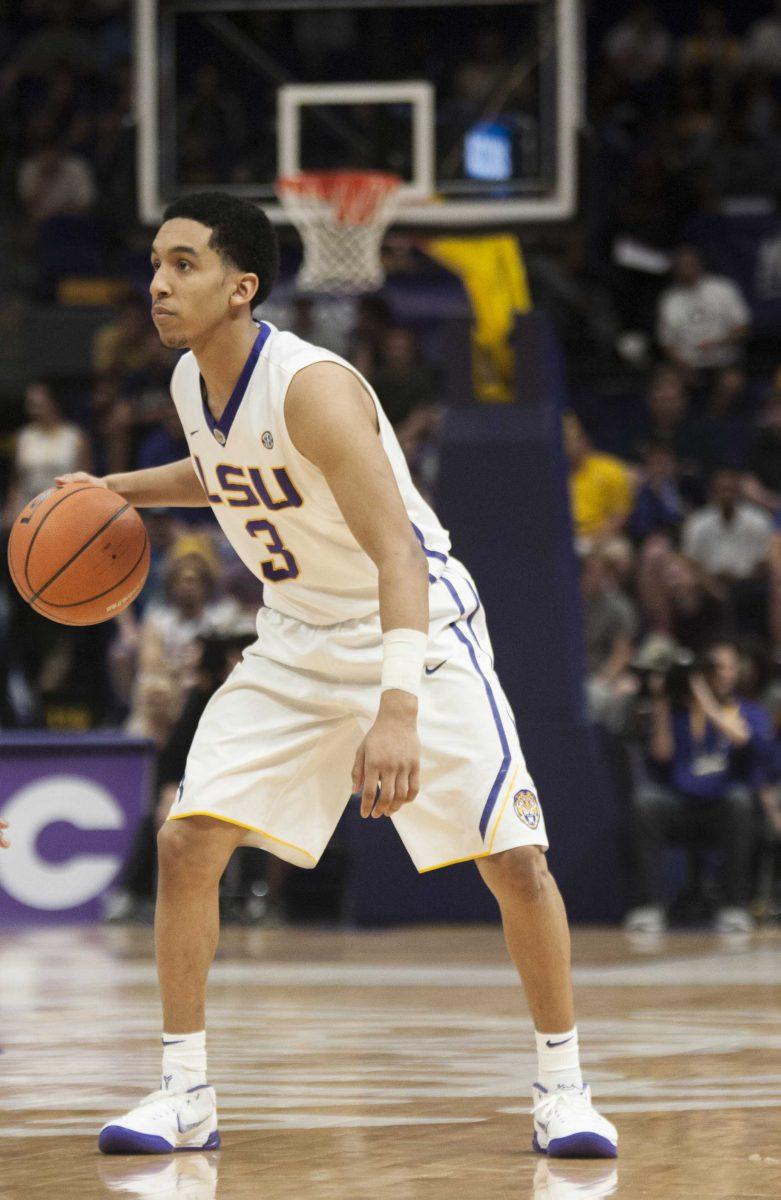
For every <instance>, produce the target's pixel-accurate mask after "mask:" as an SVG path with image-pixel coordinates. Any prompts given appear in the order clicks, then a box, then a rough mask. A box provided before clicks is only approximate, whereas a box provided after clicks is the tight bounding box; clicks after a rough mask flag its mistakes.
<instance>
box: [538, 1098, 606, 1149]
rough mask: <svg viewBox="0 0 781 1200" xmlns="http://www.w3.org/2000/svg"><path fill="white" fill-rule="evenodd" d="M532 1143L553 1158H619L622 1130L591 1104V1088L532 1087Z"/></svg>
mask: <svg viewBox="0 0 781 1200" xmlns="http://www.w3.org/2000/svg"><path fill="white" fill-rule="evenodd" d="M532 1102H533V1107H532V1114H533V1116H534V1137H533V1139H532V1146H533V1147H534V1149H535V1150H537V1151H538V1152H539V1153H540V1154H547V1155H548V1156H549V1157H550V1158H617V1157H618V1133H617V1131H616V1128H615V1126H614V1125H611V1124H610V1122H609V1121H606V1120H605V1118H604V1117H601V1116H600V1115H599V1113H598V1112H597V1110H596V1109H595V1108H594V1106H593V1105H592V1103H591V1089H590V1088H588V1087H585V1086H584V1087H582V1088H579V1087H574V1086H573V1085H568V1086H559V1087H557V1088H556V1090H555V1092H549V1091H548V1089H547V1088H544V1087H543V1086H542V1084H541V1083H535V1084H534V1085H533V1087H532Z"/></svg>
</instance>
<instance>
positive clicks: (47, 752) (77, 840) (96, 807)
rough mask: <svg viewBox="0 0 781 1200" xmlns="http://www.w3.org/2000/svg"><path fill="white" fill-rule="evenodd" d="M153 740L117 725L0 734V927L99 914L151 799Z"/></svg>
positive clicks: (94, 918) (68, 920)
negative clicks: (107, 729)
mask: <svg viewBox="0 0 781 1200" xmlns="http://www.w3.org/2000/svg"><path fill="white" fill-rule="evenodd" d="M153 752H154V748H153V746H152V745H151V743H150V742H148V741H146V740H143V739H140V738H128V737H124V736H121V735H117V734H116V733H110V734H108V733H107V734H101V733H95V734H84V735H80V734H74V735H53V734H45V733H29V734H8V735H5V736H3V737H2V738H0V762H1V763H2V768H1V769H0V817H2V818H3V820H5V821H7V822H8V824H9V829H8V833H7V836H8V838H9V840H10V842H11V846H10V849H8V850H1V851H0V928H1V927H8V926H10V925H26V924H55V923H57V922H66V921H67V922H73V921H94V920H96V919H99V918H100V917H101V916H102V915H103V899H104V897H105V894H106V892H107V891H109V890H110V889H111V887H112V886H113V885H114V884H115V883H116V880H117V877H118V876H119V874H120V872H121V870H122V867H123V865H124V863H125V861H126V859H127V857H128V855H129V853H130V848H131V846H132V843H133V838H134V836H135V833H136V830H137V828H138V824H139V821H140V818H141V816H142V814H143V813H144V812H145V811H146V809H147V806H148V803H149V788H150V784H151V767H152V758H153Z"/></svg>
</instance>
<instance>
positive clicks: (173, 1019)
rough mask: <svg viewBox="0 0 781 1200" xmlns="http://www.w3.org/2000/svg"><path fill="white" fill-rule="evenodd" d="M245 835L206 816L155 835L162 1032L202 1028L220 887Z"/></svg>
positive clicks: (172, 824) (174, 823) (164, 828)
mask: <svg viewBox="0 0 781 1200" xmlns="http://www.w3.org/2000/svg"><path fill="white" fill-rule="evenodd" d="M245 832H246V830H244V829H240V828H239V827H237V826H236V825H229V824H228V823H227V822H225V821H216V820H213V819H212V818H211V817H187V818H185V819H183V820H180V821H167V822H166V823H165V824H164V825H163V826H162V828H161V830H160V833H159V834H158V838H157V847H158V862H159V877H158V885H157V905H156V908H155V954H156V957H157V974H158V979H159V981H160V998H161V1000H162V1006H163V1029H164V1031H165V1032H166V1033H167V1034H189V1033H194V1032H197V1031H200V1030H202V1029H203V1028H204V1026H205V1019H206V980H207V976H208V973H209V967H210V966H211V962H212V959H213V958H214V954H215V951H216V949H217V939H218V937H219V924H220V917H219V883H220V879H221V877H222V874H223V872H224V870H225V868H226V866H227V865H228V860H229V858H230V856H231V854H232V853H233V851H234V850H235V849H236V847H237V846H238V845H239V843H240V842H241V840H242V838H243V836H244V834H245ZM186 1082H190V1080H186ZM194 1082H197V1081H195V1080H193V1081H192V1083H194ZM204 1082H205V1081H204Z"/></svg>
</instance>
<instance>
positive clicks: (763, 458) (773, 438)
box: [743, 388, 781, 514]
mask: <svg viewBox="0 0 781 1200" xmlns="http://www.w3.org/2000/svg"><path fill="white" fill-rule="evenodd" d="M746 466H747V472H746V475H745V477H744V479H743V495H744V496H745V497H746V499H747V500H752V501H753V502H754V504H759V505H761V506H762V508H764V509H766V510H767V512H769V513H771V514H774V513H776V512H777V511H778V509H779V508H781V390H779V389H777V388H774V389H773V391H772V392H771V393H770V395H769V396H768V397H767V399H766V400H765V404H764V407H763V409H762V412H761V413H760V415H759V418H758V420H757V430H756V434H755V437H754V444H753V446H752V447H751V450H750V453H749V458H748V463H747V464H746Z"/></svg>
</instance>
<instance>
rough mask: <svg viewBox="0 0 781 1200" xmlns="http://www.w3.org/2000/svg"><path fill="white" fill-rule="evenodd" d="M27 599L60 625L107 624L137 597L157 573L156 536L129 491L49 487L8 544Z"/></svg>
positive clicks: (14, 574) (19, 522)
mask: <svg viewBox="0 0 781 1200" xmlns="http://www.w3.org/2000/svg"><path fill="white" fill-rule="evenodd" d="M8 568H9V571H10V573H11V579H12V580H13V582H14V585H15V587H16V590H17V591H18V592H19V594H20V596H22V597H23V599H25V600H26V601H27V603H28V604H29V605H31V606H32V608H34V609H35V611H36V612H39V613H40V614H41V615H42V616H44V617H48V618H49V620H50V621H57V622H58V623H59V624H60V625H99V624H100V623H101V621H108V620H110V619H111V617H115V616H116V615H117V613H120V612H122V610H123V609H125V608H127V606H128V605H129V604H132V602H133V601H134V600H135V598H136V596H137V595H138V593H139V592H140V591H141V588H142V587H143V586H144V583H145V582H146V577H147V574H148V572H149V538H148V537H147V532H146V528H145V526H144V523H143V521H142V520H141V518H140V516H139V515H138V513H137V512H136V510H135V509H134V508H131V506H130V505H129V504H128V502H127V501H126V500H124V499H123V498H122V497H121V496H117V495H116V494H115V493H114V492H110V491H109V490H108V489H107V488H103V487H99V486H97V485H95V484H91V483H69V484H66V485H65V486H64V487H55V488H50V489H49V490H48V491H46V492H41V494H40V496H36V497H35V499H33V500H31V501H30V503H29V504H28V505H27V506H26V507H25V508H23V509H22V511H21V512H20V513H19V516H18V517H17V518H16V521H15V522H14V525H13V528H12V530H11V536H10V538H9V541H8Z"/></svg>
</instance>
